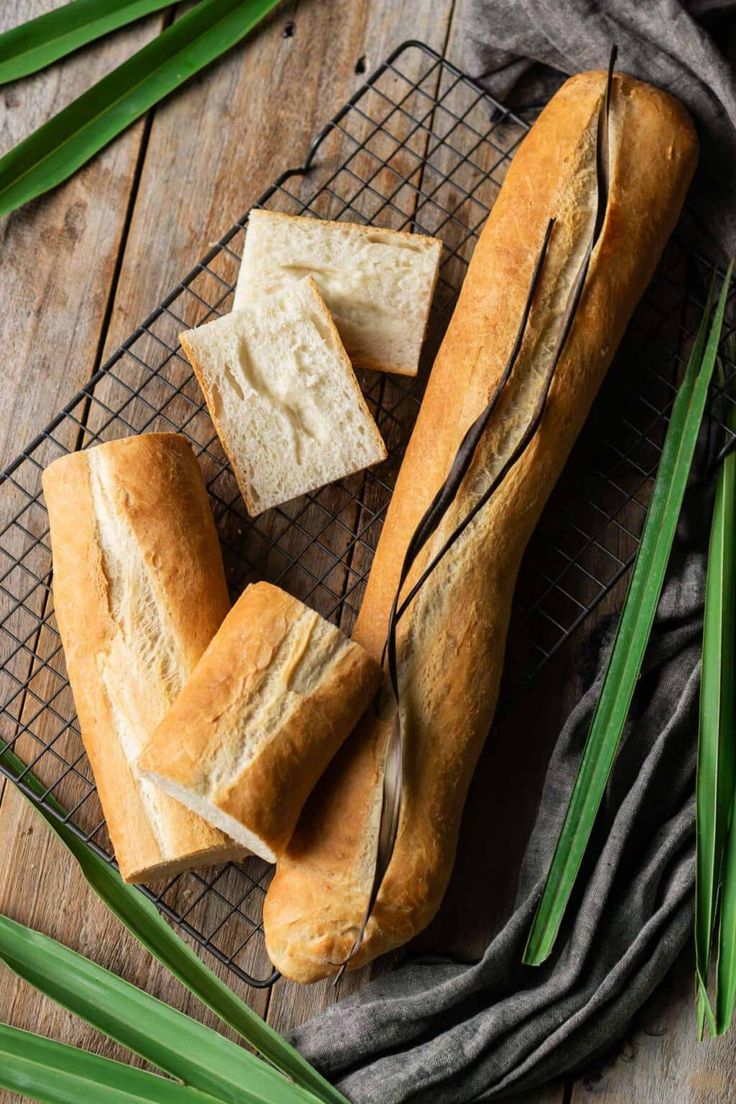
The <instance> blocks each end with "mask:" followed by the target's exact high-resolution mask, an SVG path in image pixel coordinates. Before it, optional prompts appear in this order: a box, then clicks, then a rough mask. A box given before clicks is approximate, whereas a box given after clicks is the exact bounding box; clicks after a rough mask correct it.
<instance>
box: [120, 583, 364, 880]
mask: <svg viewBox="0 0 736 1104" xmlns="http://www.w3.org/2000/svg"><path fill="white" fill-rule="evenodd" d="M380 677H381V672H380V667H379V665H378V663H377V662H376V660H375V659H374V658H373V657H372V656H370V655H369V654H368V652H366V650H365V649H364V648H361V646H360V644H356V643H355V642H354V641H352V640H348V639H347V637H345V636H343V634H342V633H341V632H340V630H339V629H337V628H336V627H335V626H334V625H331V624H330V623H329V621H325V619H324V618H323V617H320V615H319V614H318V613H315V612H314V610H311V609H309V608H308V607H307V606H305V605H304V604H303V603H302V602H300V601H299V600H298V598H293V597H292V596H291V595H290V594H286V593H285V592H284V591H283V590H280V589H279V588H278V587H275V586H272V585H271V584H270V583H256V584H254V585H253V586H249V587H247V589H246V590H245V591H244V592H243V594H242V595H241V596H240V598H239V599H238V601H237V602H236V603H235V605H234V606H233V608H232V609H231V611H230V613H229V614H228V615H227V617H226V618H225V620H224V622H223V623H222V625H221V627H220V629H219V631H218V633H217V635H216V636H215V638H214V640H213V641H212V642H211V644H210V645H209V647H208V648H207V651H206V652H205V653H204V655H203V656H202V658H201V660H200V661H199V663H198V664H197V667H196V669H195V671H194V674H193V675H192V677H191V678H190V679H189V681H188V682H187V684H186V686H185V687H184V689H183V690H182V692H181V694H180V695H179V697H178V698H177V700H176V702H175V704H174V707H173V708H172V709H171V711H170V712H169V713H168V714H167V715H166V717H165V718H164V720H163V722H162V723H161V724H160V725H159V727H158V729H157V730H156V732H155V733H154V735H153V737H152V739H151V741H150V743H149V744H148V745H147V747H146V749H145V750H144V752H143V754H142V756H141V757H140V759H139V760H138V766H139V769H140V771H141V773H142V774H143V777H144V778H147V779H149V780H150V781H151V782H155V783H156V784H157V785H158V786H161V787H163V789H165V790H166V792H167V793H169V794H171V795H172V797H175V798H177V800H179V801H181V802H183V803H184V804H185V805H186V806H187V807H188V808H190V809H193V810H194V811H195V812H198V813H200V814H201V815H202V816H203V817H205V818H206V819H207V820H208V821H210V823H212V824H215V825H217V827H219V828H221V829H222V830H223V831H224V832H227V834H228V835H230V836H232V838H233V839H235V840H237V841H238V842H239V843H242V844H243V846H244V847H247V848H248V850H249V851H252V852H253V853H254V854H256V855H260V856H261V858H263V859H266V860H267V861H268V862H275V861H276V859H277V857H278V856H279V855H280V854H281V853H282V852H283V850H284V848H285V847H286V845H287V843H288V842H289V839H290V838H291V834H292V832H293V831H294V827H295V826H296V822H297V820H298V818H299V813H300V812H301V810H302V806H303V805H304V802H305V801H306V799H307V797H308V796H309V794H310V792H311V791H312V789H313V788H314V785H315V783H316V781H317V779H318V778H319V777H320V775H321V774H322V773H323V772H324V770H325V768H326V766H327V764H328V763H329V762H330V760H331V759H332V757H333V755H334V754H335V752H336V751H337V749H338V748H339V746H340V744H341V743H342V742H343V740H344V739H345V737H346V736H347V735H348V734H349V733H350V732H351V730H352V729H353V728H354V727H355V725H356V723H357V721H358V720H359V718H360V716H361V714H362V713H363V712H364V711H365V708H366V706H367V705H368V703H369V701H370V700H371V698H372V697H373V695H374V694H375V692H376V690H377V689H378V685H379V682H380Z"/></svg>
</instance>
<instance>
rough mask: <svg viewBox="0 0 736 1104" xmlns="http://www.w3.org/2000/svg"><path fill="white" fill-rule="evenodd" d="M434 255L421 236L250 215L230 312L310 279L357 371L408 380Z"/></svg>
mask: <svg viewBox="0 0 736 1104" xmlns="http://www.w3.org/2000/svg"><path fill="white" fill-rule="evenodd" d="M441 253H442V242H441V241H440V240H439V239H438V238H430V237H426V236H425V235H423V234H407V233H403V232H402V231H399V230H388V229H383V228H382V227H378V226H358V225H356V224H355V223H351V222H327V221H325V220H322V219H316V218H308V217H306V216H299V215H285V214H281V213H279V212H275V211H251V213H250V216H249V218H248V230H247V232H246V236H245V247H244V249H243V261H242V264H241V266H240V273H239V275H238V285H237V287H236V289H235V309H236V310H238V309H239V308H242V307H247V306H248V304H249V303H251V302H252V301H253V300H254V299H255V298H257V297H258V296H259V295H261V294H262V293H263V292H264V291H276V290H278V289H280V288H283V287H285V286H286V285H287V284H288V283H291V282H293V281H294V280H298V279H300V278H301V277H303V276H307V275H310V276H313V277H314V279H315V281H316V283H317V286H318V288H319V290H320V292H321V294H322V296H323V297H324V300H325V302H326V303H327V306H328V307H329V309H330V313H331V314H332V317H333V318H334V320H335V324H336V326H337V328H338V330H339V331H340V336H341V338H342V340H343V342H344V344H345V348H346V349H347V352H348V356H349V357H350V359H351V360H352V362H353V364H354V365H355V366H356V367H358V368H373V369H376V370H378V371H383V372H396V373H398V374H399V375H402V376H415V375H416V374H417V370H418V368H419V354H420V352H421V349H422V342H423V341H424V334H425V331H426V329H427V320H428V318H429V308H430V306H431V303H432V295H433V293H434V289H435V284H436V283H437V276H438V273H439V264H440V256H441Z"/></svg>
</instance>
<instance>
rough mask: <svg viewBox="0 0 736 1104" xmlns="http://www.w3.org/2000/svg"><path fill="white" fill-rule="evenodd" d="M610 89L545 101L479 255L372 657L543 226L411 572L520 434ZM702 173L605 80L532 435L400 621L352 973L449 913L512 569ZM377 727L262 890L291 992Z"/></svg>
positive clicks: (360, 855)
mask: <svg viewBox="0 0 736 1104" xmlns="http://www.w3.org/2000/svg"><path fill="white" fill-rule="evenodd" d="M605 81H606V76H605V74H603V73H599V72H594V73H584V74H581V75H579V76H577V77H574V78H572V79H571V80H569V81H567V82H566V84H565V85H564V86H563V87H562V88H561V89H560V91H559V92H558V93H557V95H556V96H555V97H554V98H553V99H552V101H551V102H550V103H549V105H548V106H547V107H546V109H545V110H544V111H543V113H542V115H541V116H540V118H539V120H538V122H537V123H536V124H535V126H534V127H533V129H532V131H531V133H530V134H529V135H528V136H527V138H526V139H525V141H524V142H523V144H522V146H521V147H520V149H519V151H518V153H517V154H516V156H515V158H514V161H513V163H512V165H511V167H510V169H509V172H508V176H507V178H506V181H505V183H504V186H503V188H502V190H501V193H500V195H499V196H498V199H497V200H496V204H495V206H494V208H493V210H492V212H491V215H490V217H489V219H488V222H487V224H486V226H485V228H484V230H483V233H482V236H481V239H480V241H479V243H478V245H477V247H476V250H475V254H474V256H473V259H472V263H471V266H470V270H469V272H468V275H467V278H466V280H465V284H464V287H463V290H462V294H461V296H460V300H459V302H458V305H457V308H456V310H455V313H454V316H453V319H452V321H451V324H450V327H449V329H448V332H447V335H446V338H445V341H444V343H443V345H442V348H441V350H440V353H439V356H438V359H437V361H436V363H435V366H434V369H433V372H432V375H431V379H430V382H429V386H428V389H427V394H426V397H425V399H424V402H423V404H422V408H421V412H420V415H419V419H418V421H417V425H416V428H415V431H414V433H413V436H412V439H411V442H410V444H409V448H408V450H407V454H406V457H405V459H404V462H403V465H402V468H401V472H400V475H399V479H398V483H397V486H396V490H395V492H394V496H393V500H392V503H391V506H390V509H389V511H388V516H387V518H386V522H385V525H384V529H383V533H382V536H381V540H380V543H379V546H378V549H377V552H376V556H375V560H374V563H373V570H372V573H371V576H370V580H369V584H368V589H367V592H366V596H365V599H364V602H363V607H362V610H361V613H360V617H359V620H358V623H357V626H356V629H355V637H356V639H357V640H359V641H360V642H361V643H362V644H364V645H365V646H366V647H367V648H368V649H369V650H370V651H372V652H373V654H374V655H379V654H380V651H381V647H382V644H383V641H384V639H385V635H386V626H387V618H388V613H389V608H390V604H391V600H392V598H393V595H394V591H395V588H396V585H397V580H398V577H399V570H400V565H401V562H402V559H403V554H404V550H405V548H406V546H407V543H408V540H409V537H410V535H411V533H412V532H413V530H414V528H415V527H416V525H417V522H418V521H419V519H420V517H421V515H422V513H423V511H424V510H425V509H426V508H427V506H428V504H429V502H430V500H431V499H432V497H433V495H434V494H435V492H436V490H437V488H438V486H439V485H440V484H441V483H442V482H443V480H444V478H445V476H446V474H447V472H448V468H449V465H450V462H451V459H452V457H453V455H454V454H455V452H456V450H457V447H458V445H459V443H460V441H461V438H462V436H463V433H464V431H465V430H466V428H467V427H468V425H469V424H470V423H471V422H472V421H473V419H474V418H475V417H476V416H477V414H478V413H479V411H480V410H481V409H482V408H483V407H484V406H485V404H486V402H487V401H488V399H489V396H490V394H491V393H492V391H493V389H494V386H495V384H496V382H497V380H498V379H499V376H500V374H501V371H502V367H503V365H504V363H505V361H506V359H507V357H508V355H509V352H510V349H511V346H512V343H513V340H514V335H515V332H516V329H517V326H518V324H519V319H520V317H521V313H522V308H523V305H524V301H525V298H526V296H527V292H528V288H529V284H530V280H531V275H532V269H533V266H534V263H535V260H536V257H537V255H538V253H539V249H540V246H541V243H542V239H543V236H544V232H545V227H546V225H547V220H548V219H549V218H550V216H555V217H556V219H557V223H556V226H555V228H554V232H553V235H552V239H551V244H550V249H549V253H548V256H547V262H546V265H545V269H544V275H543V278H542V284H541V287H540V291H539V294H538V296H537V298H536V299H535V305H534V308H533V310H532V315H531V319H530V327H529V330H528V332H527V335H526V337H525V340H524V345H523V347H522V351H521V356H520V358H519V361H518V362H517V367H516V368H515V370H514V373H513V376H512V378H511V381H510V384H509V387H508V389H507V393H506V395H505V398H504V399H503V401H502V403H501V405H500V407H499V409H498V410H497V412H496V414H495V415H494V420H493V424H492V425H491V426H490V427H489V429H488V430H487V432H486V434H485V437H484V439H483V441H482V443H481V445H480V448H479V450H478V454H477V456H476V458H475V461H474V463H473V465H472V467H471V469H470V471H469V472H468V475H467V477H466V479H465V481H464V483H463V485H462V486H461V488H460V492H459V495H458V498H457V500H456V502H455V504H454V506H453V508H452V509H451V510H450V511H449V513H448V515H447V516H446V518H445V520H444V521H443V523H442V525H441V526H440V529H439V531H438V533H437V534H436V536H435V538H433V540H432V541H431V542H430V547H429V548H428V550H427V552H426V555H425V557H424V559H423V560H422V561H421V563H420V564H419V565H418V567H417V570H419V569H420V568H421V566H422V564H423V563H424V562H426V557H427V556H430V555H432V553H433V551H435V550H437V549H438V548H439V547H440V545H441V543H442V542H443V541H444V540H445V539H446V537H447V535H448V533H449V532H450V531H451V530H452V529H453V528H454V527H455V525H456V524H457V521H458V519H459V517H461V516H464V514H465V513H466V512H467V510H468V509H469V507H470V506H471V505H472V504H473V503H474V502H475V501H476V500H477V497H478V496H479V495H480V494H481V493H482V491H483V489H484V488H485V487H486V486H487V485H488V482H489V479H490V478H491V476H492V475H493V473H495V472H496V471H498V470H499V468H500V465H501V463H502V461H503V458H504V457H505V456H508V455H509V453H510V451H511V449H512V447H513V445H514V443H515V442H516V441H517V440H518V438H519V436H520V434H521V432H522V429H523V427H524V425H525V423H526V422H527V421H528V418H529V415H530V412H531V409H532V408H533V406H534V403H535V400H536V397H537V393H538V388H539V386H540V379H541V377H542V375H543V367H544V365H545V364H546V363H547V358H548V357H549V355H550V349H551V346H552V345H553V344H554V340H555V337H556V333H557V328H558V324H559V321H560V317H561V312H562V310H563V307H564V304H565V301H566V299H567V296H568V291H569V288H570V284H571V280H572V276H573V273H574V272H575V271H576V270H577V268H578V266H579V264H580V260H581V254H582V251H583V250H584V248H585V244H586V242H587V240H589V235H590V232H591V227H592V224H593V221H594V214H595V148H596V138H595V136H596V123H597V116H598V110H599V105H600V103H601V101H602V97H603V94H604V88H605ZM696 158H697V141H696V137H695V134H694V131H693V127H692V125H691V122H690V120H689V117H688V115H687V113H686V111H685V110H684V108H683V107H682V106H681V105H680V104H679V103H677V102H676V101H674V100H673V99H672V98H670V97H669V96H667V95H666V94H664V93H663V92H660V91H659V90H657V89H655V88H652V87H651V86H649V85H646V84H642V83H640V82H638V81H635V80H633V79H631V78H629V77H626V76H624V75H623V74H617V75H616V77H615V80H614V91H613V101H612V109H611V175H612V179H611V188H610V196H609V203H608V210H607V216H606V220H605V225H604V227H603V232H602V236H601V238H600V239H599V242H598V245H597V247H596V249H595V252H594V255H593V258H592V263H591V267H590V270H589V274H588V277H587V282H586V286H585V290H584V293H583V297H582V300H581V303H580V307H579V312H578V315H577V318H576V321H575V323H574V326H573V329H572V332H571V334H570V338H569V340H568V342H567V345H566V348H565V351H564V354H563V356H562V359H561V361H560V363H559V365H558V367H557V371H556V374H555V380H554V383H553V387H552V391H551V393H550V396H549V400H548V405H547V408H546V412H545V415H544V419H543V422H542V425H541V427H540V429H539V432H538V433H537V435H536V437H535V438H534V440H533V442H532V444H531V445H530V447H529V448H528V450H527V451H526V453H525V454H524V456H523V457H522V459H521V461H520V462H519V463H518V464H517V465H516V466H515V467H514V468H513V469H512V471H511V473H510V474H509V475H508V477H507V478H506V479H505V481H504V482H503V484H502V485H501V487H500V488H499V490H498V492H497V493H496V495H495V496H494V497H493V499H492V500H491V502H490V503H489V504H488V505H487V506H486V507H485V509H484V510H483V511H481V513H480V514H479V515H478V517H477V518H476V520H475V521H474V522H473V523H472V525H471V526H470V527H469V528H468V530H467V531H466V532H465V534H464V536H463V537H462V538H461V540H460V541H459V542H458V543H457V544H456V545H455V546H454V548H453V550H452V551H451V552H450V553H449V555H448V556H447V557H446V558H445V560H444V561H443V563H442V564H441V565H440V567H439V568H438V569H437V570H436V571H435V572H434V574H433V575H432V576H431V578H430V580H429V582H428V583H427V584H426V586H425V587H424V589H423V590H422V591H420V593H419V595H418V596H417V598H416V599H415V601H414V603H413V605H412V607H411V608H410V610H409V613H408V615H407V616H406V618H405V619H404V621H403V622H402V625H401V631H400V635H399V670H400V676H401V700H402V703H403V706H402V708H403V709H404V710H405V713H404V714H403V720H404V728H405V741H406V751H405V757H404V791H403V804H402V811H401V819H400V824H399V833H398V839H397V842H396V847H395V850H394V853H393V857H392V861H391V864H390V866H389V869H388V871H387V873H386V876H385V879H384V881H383V883H382V888H381V891H380V894H379V896H378V900H377V903H376V906H375V908H374V910H373V914H372V917H371V919H370V921H369V923H368V927H367V930H366V933H365V939H364V941H363V943H362V946H361V949H360V951H359V953H358V955H357V956H356V957H355V958H354V959H353V961H352V963H351V965H352V967H353V968H355V967H357V966H360V965H362V964H363V963H365V962H367V961H369V960H370V959H372V958H374V957H375V956H376V955H378V954H381V953H383V952H384V951H387V950H389V949H391V948H393V947H396V946H398V945H400V944H402V943H404V942H406V941H407V940H408V939H410V938H411V937H412V936H414V935H415V934H416V933H417V932H419V931H420V930H421V929H422V928H424V927H425V926H426V925H427V924H428V922H429V921H430V920H431V919H432V917H433V916H434V914H435V912H436V910H437V908H438V907H439V904H440V902H441V900H442V896H443V894H444V891H445V888H446V886H447V882H448V879H449V876H450V872H451V868H452V864H453V860H454V854H455V849H456V844H457V838H458V830H459V824H460V817H461V813H462V808H463V804H464V801H465V796H466V793H467V789H468V785H469V782H470V778H471V774H472V771H473V769H474V766H475V763H476V761H477V758H478V755H479V753H480V749H481V747H482V744H483V741H484V739H485V737H486V734H487V732H488V729H489V726H490V724H491V721H492V718H493V713H494V710H495V705H496V698H497V693H498V686H499V681H500V676H501V667H502V662H503V653H504V646H505V638H506V632H507V627H508V621H509V614H510V607H511V599H512V594H513V589H514V584H515V579H516V575H517V571H518V567H519V563H520V560H521V557H522V553H523V551H524V548H525V546H526V544H527V541H528V539H529V536H530V534H531V532H532V530H533V527H534V525H535V523H536V521H537V519H538V517H539V514H540V512H541V510H542V508H543V506H544V503H545V501H546V499H547V497H548V495H549V493H550V491H551V489H552V487H553V485H554V483H555V480H556V479H557V477H558V475H559V473H560V471H561V469H562V467H563V465H564V463H565V460H566V458H567V456H568V454H569V452H570V449H571V447H572V444H573V442H574V440H575V437H576V436H577V434H578V432H579V430H580V428H581V426H582V424H583V422H584V420H585V417H586V415H587V412H588V409H589V407H590V404H591V402H592V400H593V398H594V396H595V394H596V391H597V390H598V387H599V385H600V383H601V381H602V379H603V376H604V374H605V371H606V369H607V367H608V365H609V363H610V361H611V358H612V356H613V354H614V351H615V349H616V347H617V345H618V343H619V341H620V339H621V337H622V335H623V332H624V329H625V327H626V324H627V322H628V319H629V317H630V315H631V313H632V311H633V309H634V306H635V305H636V303H637V300H638V299H639V297H640V296H641V294H642V293H643V291H644V289H645V287H646V285H647V282H648V281H649V279H650V278H651V275H652V273H653V270H654V267H655V265H656V263H657V260H658V258H659V256H660V254H661V251H662V249H663V247H664V244H665V242H666V240H667V238H668V236H669V234H670V233H671V231H672V229H673V227H674V225H675V222H676V220H677V217H678V214H679V211H680V209H681V206H682V203H683V199H684V196H685V192H686V189H687V186H688V183H689V181H690V178H691V176H692V173H693V170H694V166H695V162H696ZM389 720H390V718H389ZM388 730H389V721H388V720H386V721H379V720H377V719H375V718H374V717H373V716H372V715H371V714H367V715H366V718H365V720H364V723H363V724H362V725H361V726H360V727H359V729H358V731H357V732H356V734H355V735H354V736H352V737H351V738H350V739H349V740H348V741H347V742H346V744H345V745H344V746H343V749H342V751H341V753H340V754H339V755H338V756H337V758H336V759H335V761H334V763H333V766H332V767H331V769H330V770H329V771H328V772H327V774H326V775H325V777H324V779H323V780H322V783H321V784H320V785H319V787H318V788H317V790H316V791H315V794H314V796H313V797H312V798H311V799H310V801H309V802H308V803H307V806H306V808H305V812H304V814H303V816H302V819H301V821H300V823H299V825H298V827H297V830H296V832H295V834H294V837H293V839H292V842H291V844H290V846H289V848H288V849H287V853H286V856H285V857H284V860H283V861H282V863H281V864H280V866H279V868H278V871H277V874H276V878H275V879H274V881H273V883H272V885H271V889H270V892H269V894H268V897H267V900H266V907H265V931H266V941H267V947H268V950H269V953H270V955H271V958H272V960H273V962H274V964H275V965H276V966H277V967H278V968H279V969H280V970H281V971H282V972H283V973H284V974H286V975H287V976H288V977H291V978H296V979H297V980H301V981H310V980H314V979H316V978H320V977H323V976H325V975H327V974H330V973H333V972H334V971H335V969H336V968H337V967H336V965H335V964H336V963H340V962H342V961H343V960H344V959H345V957H346V956H347V954H348V952H349V951H350V949H351V946H352V944H353V941H354V939H355V936H356V932H357V930H358V926H359V923H360V920H361V917H362V914H363V912H364V909H365V907H366V901H367V899H368V894H369V888H370V884H371V878H372V874H373V863H374V856H375V835H376V830H377V825H378V819H379V799H380V780H381V777H382V764H383V756H384V748H385V743H386V738H387V734H388Z"/></svg>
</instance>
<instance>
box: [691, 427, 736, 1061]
mask: <svg viewBox="0 0 736 1104" xmlns="http://www.w3.org/2000/svg"><path fill="white" fill-rule="evenodd" d="M728 422H729V425H730V427H731V428H732V429H735V430H736V410H735V409H734V407H733V406H732V407H730V412H729V416H728ZM735 625H736V454H734V453H731V454H730V455H729V456H727V457H726V459H725V460H724V461H723V463H722V464H721V466H720V468H719V471H718V478H717V481H716V493H715V501H714V505H713V520H712V522H711V532H710V545H709V548H708V570H707V575H706V590H705V610H704V620H703V662H702V677H701V684H700V731H699V738H698V766H697V775H696V779H697V781H696V795H697V797H696V802H697V813H696V838H697V862H696V875H695V971H696V985H697V998H698V1035H699V1037H700V1038H701V1039H702V1037H703V1028H704V1023H705V1020H706V1019H707V1021H708V1024H709V1026H710V1030H711V1033H712V1034H715V1031H716V1023H715V1020H714V1017H713V1012H712V1008H711V1004H710V999H709V997H708V970H709V967H710V954H711V947H712V945H713V934H714V928H715V926H716V910H717V903H718V889H719V884H720V880H721V876H722V873H723V862H724V849H725V846H726V838H727V831H728V824H729V818H730V814H731V805H732V802H733V795H734V738H735V737H736V733H735V732H734V708H735V707H736V697H735V695H734V670H736V666H735V665H736V651H735V648H734V627H735Z"/></svg>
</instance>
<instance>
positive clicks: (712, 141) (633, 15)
mask: <svg viewBox="0 0 736 1104" xmlns="http://www.w3.org/2000/svg"><path fill="white" fill-rule="evenodd" d="M464 31H465V42H466V57H465V65H466V69H467V71H468V72H469V73H470V75H471V76H474V77H476V78H477V79H479V80H480V82H481V84H483V85H484V87H485V88H487V90H488V91H489V92H490V93H491V94H492V95H494V96H495V97H496V98H497V99H499V100H502V101H503V102H504V103H507V104H508V105H509V106H512V107H516V108H517V109H519V110H521V111H522V112H523V113H524V114H526V115H527V116H528V117H533V115H534V114H535V113H536V111H538V110H539V108H540V107H541V106H542V105H543V104H544V103H545V102H546V100H548V99H549V97H550V96H551V95H552V93H553V92H554V91H555V90H556V88H557V87H558V86H559V85H560V84H561V83H562V81H563V80H564V79H565V78H566V77H568V76H569V75H570V74H572V73H577V72H579V71H580V70H582V69H600V68H605V66H606V64H607V61H608V54H609V52H610V49H611V45H612V43H614V42H615V43H616V44H617V45H618V50H619V53H618V65H619V68H620V69H621V70H622V71H623V72H625V73H630V74H631V75H632V76H635V77H640V78H641V79H642V80H648V81H651V82H652V84H656V85H658V86H659V87H660V88H666V89H667V91H668V92H671V93H672V94H673V95H674V96H677V97H678V99H680V100H682V102H683V103H684V104H686V106H687V107H688V108H689V110H690V112H691V114H692V116H693V118H694V120H695V123H696V126H697V128H698V134H699V136H700V140H701V156H700V166H699V170H698V175H697V177H696V184H695V188H694V192H693V194H694V199H695V206H696V209H697V212H698V214H699V216H700V221H701V226H702V232H703V235H704V237H705V238H706V239H707V240H708V241H709V243H710V244H711V246H712V247H714V248H718V249H720V250H721V251H723V252H725V253H727V254H728V255H729V256H733V255H734V254H735V253H736V188H734V183H733V170H734V165H736V70H735V69H734V64H735V63H736V0H689V2H686V3H682V2H680V0H597V2H596V0H469V3H468V8H467V14H466V16H465V20H464ZM702 247H703V248H704V247H705V243H703V244H702Z"/></svg>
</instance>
